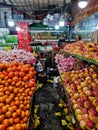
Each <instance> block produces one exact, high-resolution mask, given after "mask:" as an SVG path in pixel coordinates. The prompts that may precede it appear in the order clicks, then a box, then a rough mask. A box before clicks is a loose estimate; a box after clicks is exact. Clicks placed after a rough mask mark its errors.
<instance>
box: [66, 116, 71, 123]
mask: <svg viewBox="0 0 98 130" xmlns="http://www.w3.org/2000/svg"><path fill="white" fill-rule="evenodd" d="M66 120H67V121H68V122H70V123H71V122H72V119H71V116H69V115H67V116H66Z"/></svg>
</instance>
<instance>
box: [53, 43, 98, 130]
mask: <svg viewBox="0 0 98 130" xmlns="http://www.w3.org/2000/svg"><path fill="white" fill-rule="evenodd" d="M97 47H98V45H96V44H91V43H82V42H77V43H73V44H67V45H65V47H64V49H63V50H62V51H60V52H59V53H58V54H57V55H56V56H55V61H56V63H57V66H58V70H59V72H60V75H61V78H62V82H63V85H62V86H63V89H64V93H65V95H66V97H67V99H68V102H69V105H70V107H71V112H72V114H73V116H74V119H75V121H76V123H77V127H78V126H79V127H80V128H81V129H84V130H97V129H98V103H97V102H98V99H97V97H98V68H97V53H98V50H97ZM94 64H95V65H94ZM79 127H78V129H79Z"/></svg>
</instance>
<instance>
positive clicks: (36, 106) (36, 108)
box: [34, 105, 39, 114]
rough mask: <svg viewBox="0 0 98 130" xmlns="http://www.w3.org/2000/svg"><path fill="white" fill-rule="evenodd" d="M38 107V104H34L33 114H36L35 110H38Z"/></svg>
mask: <svg viewBox="0 0 98 130" xmlns="http://www.w3.org/2000/svg"><path fill="white" fill-rule="evenodd" d="M38 108H39V105H35V108H34V114H37V112H38Z"/></svg>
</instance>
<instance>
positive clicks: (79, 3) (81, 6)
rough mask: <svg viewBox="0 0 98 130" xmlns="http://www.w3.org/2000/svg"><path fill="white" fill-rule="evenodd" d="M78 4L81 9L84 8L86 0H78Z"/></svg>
mask: <svg viewBox="0 0 98 130" xmlns="http://www.w3.org/2000/svg"><path fill="white" fill-rule="evenodd" d="M78 6H79V7H80V8H81V9H83V8H85V7H86V6H87V0H80V1H79V2H78Z"/></svg>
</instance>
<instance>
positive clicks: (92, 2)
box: [72, 0, 98, 25]
mask: <svg viewBox="0 0 98 130" xmlns="http://www.w3.org/2000/svg"><path fill="white" fill-rule="evenodd" d="M96 12H98V0H88V6H87V7H86V8H85V9H80V8H79V7H78V5H77V2H74V4H73V8H72V15H73V21H72V25H75V24H76V23H79V22H80V21H82V20H83V19H85V18H87V17H89V16H91V15H92V14H94V13H96Z"/></svg>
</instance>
